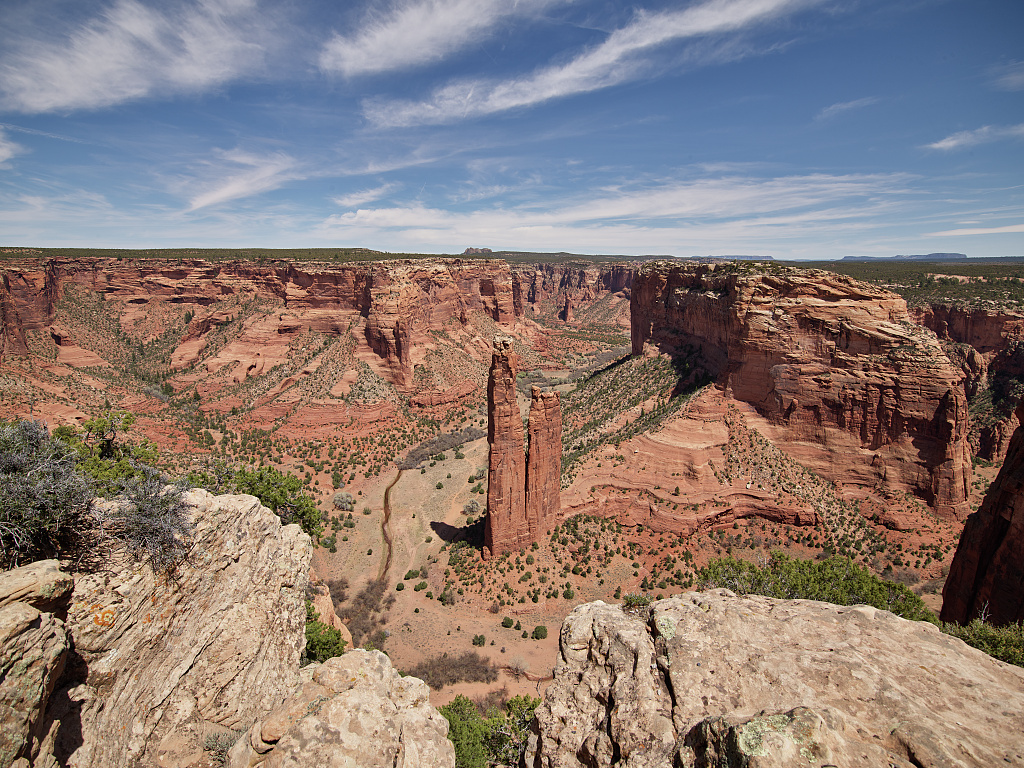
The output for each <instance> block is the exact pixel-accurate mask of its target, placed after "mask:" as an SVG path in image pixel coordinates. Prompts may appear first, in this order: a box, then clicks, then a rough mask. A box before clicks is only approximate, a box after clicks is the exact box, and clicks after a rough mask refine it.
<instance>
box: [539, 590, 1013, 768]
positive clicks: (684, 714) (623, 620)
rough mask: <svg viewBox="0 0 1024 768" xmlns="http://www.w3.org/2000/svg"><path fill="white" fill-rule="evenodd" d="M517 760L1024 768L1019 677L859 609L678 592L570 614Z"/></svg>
mask: <svg viewBox="0 0 1024 768" xmlns="http://www.w3.org/2000/svg"><path fill="white" fill-rule="evenodd" d="M525 764H526V765H527V766H530V767H531V768H542V767H543V768H570V767H571V768H582V767H583V766H587V768H599V767H603V766H611V765H617V766H622V767H623V768H638V767H639V766H669V765H672V766H680V768H696V767H697V766H712V765H713V766H717V767H718V768H742V767H747V768H752V767H753V766H755V765H756V766H759V768H772V767H774V766H778V767H779V768H782V767H783V766H787V767H789V766H796V765H807V766H826V765H834V766H843V767H844V768H857V767H858V766H862V767H863V768H877V766H890V768H912V767H913V766H917V767H919V768H920V767H921V766H928V767H929V768H940V767H941V766H950V767H951V768H952V766H959V767H962V768H967V767H971V768H987V767H988V766H994V765H1017V766H1020V765H1024V670H1021V669H1020V668H1018V667H1013V666H1010V665H1008V664H1004V663H1003V662H1000V661H996V660H995V659H993V658H991V657H990V656H987V655H986V654H984V653H982V652H981V651H978V650H975V649H973V648H970V647H969V646H967V645H966V644H965V643H963V642H962V641H960V640H957V639H955V638H953V637H950V636H948V635H944V634H942V633H941V632H940V631H939V630H938V629H937V628H936V627H935V626H933V625H932V624H929V623H927V622H912V621H907V620H904V619H901V618H899V617H897V616H895V615H893V614H891V613H889V612H887V611H879V610H876V609H874V608H871V607H868V606H852V607H845V608H844V607H840V606H836V605H830V604H828V603H819V602H814V601H809V600H774V599H771V598H767V597H760V596H754V595H751V596H747V597H738V596H736V595H735V594H733V593H732V592H729V591H728V590H713V591H710V592H703V593H687V594H684V595H681V596H679V597H675V598H670V599H667V600H659V601H657V602H655V603H654V604H653V605H652V607H651V609H650V611H649V612H647V611H645V612H644V613H642V614H638V615H633V614H629V613H626V612H624V611H623V609H622V608H621V607H620V606H617V605H605V604H604V603H602V602H597V603H590V604H587V605H581V606H578V607H577V608H576V609H575V610H573V612H572V613H571V614H569V616H568V617H567V618H566V620H565V622H564V624H563V625H562V630H561V635H560V637H559V658H558V662H557V665H556V667H555V675H554V680H553V682H552V683H551V685H550V686H549V687H548V689H547V690H546V692H545V695H544V701H543V703H542V704H541V705H540V707H539V708H538V709H537V722H536V725H535V733H534V734H533V735H532V736H531V737H530V741H529V744H528V747H527V750H526V756H525Z"/></svg>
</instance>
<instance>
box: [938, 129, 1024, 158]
mask: <svg viewBox="0 0 1024 768" xmlns="http://www.w3.org/2000/svg"><path fill="white" fill-rule="evenodd" d="M1000 139H1024V123H1019V124H1018V125H986V126H983V127H981V128H976V129H974V130H973V131H960V132H959V133H954V134H952V135H950V136H947V137H946V138H944V139H942V140H940V141H936V142H934V143H933V144H928V145H927V148H928V149H939V150H942V151H945V152H948V151H950V150H954V149H963V148H965V147H974V146H977V145H978V144H989V143H991V142H993V141H999V140H1000Z"/></svg>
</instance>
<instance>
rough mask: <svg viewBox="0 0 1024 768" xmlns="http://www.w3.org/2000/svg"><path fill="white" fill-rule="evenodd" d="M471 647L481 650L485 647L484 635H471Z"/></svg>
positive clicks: (485, 639)
mask: <svg viewBox="0 0 1024 768" xmlns="http://www.w3.org/2000/svg"><path fill="white" fill-rule="evenodd" d="M473 645H475V646H478V647H480V648H482V647H483V646H485V645H487V638H486V637H485V636H484V635H473Z"/></svg>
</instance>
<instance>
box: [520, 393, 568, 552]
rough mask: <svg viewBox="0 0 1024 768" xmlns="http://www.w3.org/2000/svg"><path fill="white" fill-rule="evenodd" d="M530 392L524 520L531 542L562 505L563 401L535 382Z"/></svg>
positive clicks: (550, 523) (550, 524) (553, 521)
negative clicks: (537, 385) (528, 451)
mask: <svg viewBox="0 0 1024 768" xmlns="http://www.w3.org/2000/svg"><path fill="white" fill-rule="evenodd" d="M530 395H531V397H530V423H529V430H528V432H529V437H530V454H529V457H528V461H527V466H526V524H527V527H528V528H529V532H530V542H531V543H532V542H534V541H539V540H540V537H541V536H543V535H544V534H545V533H547V532H548V531H550V530H551V529H552V528H554V526H555V525H556V524H557V522H558V520H557V518H558V512H559V510H560V509H561V506H562V505H561V483H562V404H561V399H560V395H559V394H558V392H555V391H548V392H545V391H544V390H542V389H541V388H540V387H536V386H535V387H532V388H531V390H530Z"/></svg>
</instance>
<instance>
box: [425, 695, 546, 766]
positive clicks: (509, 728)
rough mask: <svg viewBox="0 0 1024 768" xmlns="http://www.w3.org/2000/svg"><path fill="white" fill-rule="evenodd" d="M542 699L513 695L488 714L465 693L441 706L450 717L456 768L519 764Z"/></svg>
mask: <svg viewBox="0 0 1024 768" xmlns="http://www.w3.org/2000/svg"><path fill="white" fill-rule="evenodd" d="M539 704H540V699H533V698H530V697H529V696H514V697H513V698H511V699H509V700H508V702H506V703H505V706H504V709H503V710H502V709H497V708H494V709H491V710H490V711H488V712H487V713H486V717H485V716H484V715H481V713H480V710H479V709H478V708H477V706H476V705H475V704H474V703H473V702H472V701H470V700H469V699H467V698H466V697H465V696H462V695H459V696H456V697H455V700H454V701H452V703H451V704H446V705H445V706H443V707H441V708H440V709H441V714H442V715H444V717H445V718H446V719H447V720H448V726H449V727H448V738H449V739H451V742H452V744H453V746H454V747H455V765H456V767H457V768H485V766H487V765H518V764H519V761H520V759H521V757H522V754H523V750H524V749H525V748H526V740H527V738H528V737H529V734H530V723H531V722H532V721H533V716H534V710H536V709H537V705H539Z"/></svg>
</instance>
